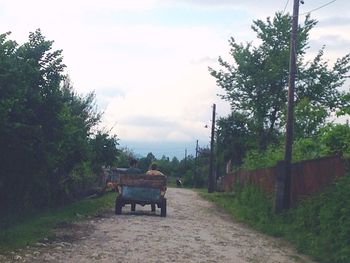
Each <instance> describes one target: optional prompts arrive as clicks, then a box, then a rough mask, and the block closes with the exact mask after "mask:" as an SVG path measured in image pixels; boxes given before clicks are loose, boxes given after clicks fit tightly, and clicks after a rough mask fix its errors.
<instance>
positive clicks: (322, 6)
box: [299, 0, 337, 16]
mask: <svg viewBox="0 0 350 263" xmlns="http://www.w3.org/2000/svg"><path fill="white" fill-rule="evenodd" d="M335 1H337V0H332V1H329V2H328V3H325V4H324V5H321V6H319V7H317V8H315V9H312V10H310V11H308V12H305V13H302V14H300V15H299V16H302V15H307V14H311V13H312V12H315V11H317V10H320V9H321V8H324V7H326V6H327V5H330V4H332V3H334V2H335Z"/></svg>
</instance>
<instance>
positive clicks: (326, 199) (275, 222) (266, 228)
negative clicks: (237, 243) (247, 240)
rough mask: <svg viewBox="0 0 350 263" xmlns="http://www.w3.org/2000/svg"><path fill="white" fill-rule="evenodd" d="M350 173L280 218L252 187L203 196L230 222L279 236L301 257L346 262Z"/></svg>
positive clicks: (269, 200) (349, 252)
mask: <svg viewBox="0 0 350 263" xmlns="http://www.w3.org/2000/svg"><path fill="white" fill-rule="evenodd" d="M349 189H350V174H348V175H347V176H345V177H342V178H339V179H337V180H336V182H335V183H334V184H333V185H332V186H330V187H328V188H327V189H326V190H325V191H322V192H320V193H318V194H315V195H314V196H312V197H310V198H307V199H305V200H303V201H302V202H300V203H299V204H298V206H296V207H295V208H292V209H291V210H289V211H288V212H286V213H285V214H282V215H276V214H275V213H274V210H273V200H272V197H271V196H268V195H266V194H265V193H264V192H262V191H261V190H259V189H257V188H256V187H254V186H246V187H244V188H236V190H235V191H234V192H230V193H215V194H207V193H205V192H201V195H202V196H204V197H205V198H207V199H209V200H212V201H214V202H215V203H217V204H218V205H219V206H220V207H222V208H224V209H225V210H226V211H228V212H229V213H230V214H231V215H232V216H233V218H234V219H236V220H239V221H242V222H245V223H247V224H249V225H250V226H252V227H253V228H255V229H258V230H260V231H263V232H265V233H267V234H270V235H274V236H281V237H283V238H285V239H287V240H289V241H290V242H291V243H293V244H294V245H295V246H296V247H297V249H298V250H299V251H300V252H302V253H305V254H308V255H311V256H313V257H314V258H315V259H317V260H318V261H320V262H324V263H347V262H349V261H350V239H349V237H350V220H349V218H350V191H349Z"/></svg>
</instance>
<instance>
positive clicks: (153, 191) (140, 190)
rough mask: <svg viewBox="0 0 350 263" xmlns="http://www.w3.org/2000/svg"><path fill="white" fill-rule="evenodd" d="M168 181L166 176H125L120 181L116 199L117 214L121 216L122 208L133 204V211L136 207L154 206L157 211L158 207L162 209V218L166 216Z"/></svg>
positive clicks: (153, 208)
mask: <svg viewBox="0 0 350 263" xmlns="http://www.w3.org/2000/svg"><path fill="white" fill-rule="evenodd" d="M166 183H167V179H166V176H164V175H146V174H123V175H120V177H119V180H118V193H119V194H118V197H117V199H116V205H115V213H116V214H121V212H122V207H123V206H125V205H126V204H131V209H132V211H135V205H136V204H139V205H142V206H144V205H148V204H150V205H151V206H152V211H155V206H156V205H157V206H158V207H159V208H160V209H161V216H164V217H165V216H166V198H165V197H164V195H165V192H166Z"/></svg>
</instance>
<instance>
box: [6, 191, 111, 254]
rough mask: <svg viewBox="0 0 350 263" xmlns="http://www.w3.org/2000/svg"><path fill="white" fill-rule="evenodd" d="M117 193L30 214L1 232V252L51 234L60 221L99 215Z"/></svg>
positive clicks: (109, 205) (31, 242)
mask: <svg viewBox="0 0 350 263" xmlns="http://www.w3.org/2000/svg"><path fill="white" fill-rule="evenodd" d="M115 197H116V193H115V192H109V193H107V194H105V195H103V196H101V197H98V198H91V199H84V200H81V201H77V202H75V203H72V204H70V205H67V206H65V207H62V208H57V209H50V210H48V211H46V212H43V213H40V214H36V215H32V216H28V217H27V218H25V219H24V220H22V222H20V223H18V224H15V225H13V226H11V227H8V228H6V229H4V230H1V232H0V252H5V251H9V250H13V249H16V248H21V247H24V246H26V245H30V244H33V243H35V242H37V241H39V240H41V239H43V238H44V237H47V236H48V235H49V234H50V231H51V230H52V229H53V228H54V227H55V226H57V225H58V224H60V223H69V222H74V221H77V220H81V219H84V218H86V217H88V216H94V215H97V214H99V213H101V212H103V211H105V210H106V209H108V208H111V207H113V205H114V201H115Z"/></svg>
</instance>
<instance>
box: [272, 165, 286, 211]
mask: <svg viewBox="0 0 350 263" xmlns="http://www.w3.org/2000/svg"><path fill="white" fill-rule="evenodd" d="M286 175H287V174H286V162H285V161H284V160H283V161H278V162H277V166H276V184H275V193H276V196H275V212H276V213H280V212H282V211H283V210H284V209H286V208H287V207H286V201H285V200H286V194H288V193H286V179H287V176H286Z"/></svg>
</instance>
